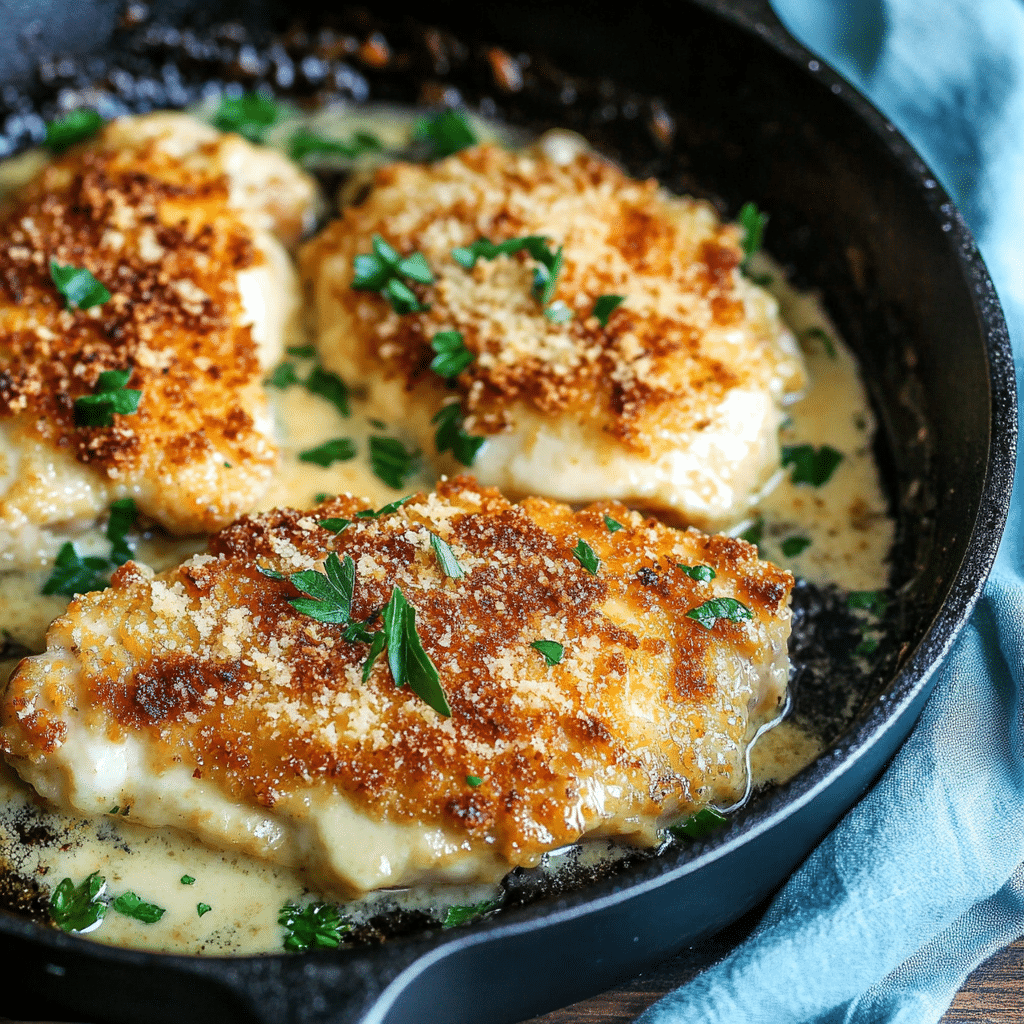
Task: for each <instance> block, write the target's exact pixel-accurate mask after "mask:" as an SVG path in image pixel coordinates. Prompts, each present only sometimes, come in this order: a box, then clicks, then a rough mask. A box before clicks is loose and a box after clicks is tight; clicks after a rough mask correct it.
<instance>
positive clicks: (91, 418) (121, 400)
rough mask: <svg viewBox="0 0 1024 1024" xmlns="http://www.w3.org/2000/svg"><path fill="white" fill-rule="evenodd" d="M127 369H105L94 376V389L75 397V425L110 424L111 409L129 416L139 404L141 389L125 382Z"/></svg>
mask: <svg viewBox="0 0 1024 1024" xmlns="http://www.w3.org/2000/svg"><path fill="white" fill-rule="evenodd" d="M131 375H132V371H131V370H130V369H129V370H105V371H104V372H103V373H101V374H100V375H99V377H98V378H97V380H96V391H95V392H94V393H93V394H91V395H82V396H81V397H79V398H76V399H75V424H76V425H77V426H79V427H112V426H113V425H114V413H117V414H118V415H120V416H129V415H131V413H133V412H135V411H136V410H137V409H138V408H139V402H140V401H141V399H142V392H141V391H136V390H135V389H134V388H126V387H125V385H126V384H127V383H128V381H129V379H130V378H131Z"/></svg>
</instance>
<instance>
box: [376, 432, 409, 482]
mask: <svg viewBox="0 0 1024 1024" xmlns="http://www.w3.org/2000/svg"><path fill="white" fill-rule="evenodd" d="M419 464H420V453H419V451H418V450H417V451H408V450H407V449H406V447H405V445H403V444H402V442H401V441H399V440H397V438H394V437H371V438H370V466H371V467H372V468H373V472H374V473H375V474H376V475H377V477H378V478H379V479H381V480H383V481H384V483H386V484H387V485H388V487H394V488H395V490H399V489H400V488H401V487H402V485H403V484H404V483H405V481H406V480H407V479H408V478H409V477H410V476H412V475H413V473H415V472H416V470H417V469H418V468H419Z"/></svg>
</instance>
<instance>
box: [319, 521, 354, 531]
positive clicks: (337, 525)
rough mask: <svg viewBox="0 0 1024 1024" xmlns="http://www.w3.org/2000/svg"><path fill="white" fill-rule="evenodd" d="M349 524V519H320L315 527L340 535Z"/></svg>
mask: <svg viewBox="0 0 1024 1024" xmlns="http://www.w3.org/2000/svg"><path fill="white" fill-rule="evenodd" d="M351 522H352V520H351V519H321V520H320V521H319V523H317V525H318V526H322V527H323V528H324V529H325V530H330V531H331V533H341V531H342V530H344V529H345V527H346V526H348V525H349V524H351Z"/></svg>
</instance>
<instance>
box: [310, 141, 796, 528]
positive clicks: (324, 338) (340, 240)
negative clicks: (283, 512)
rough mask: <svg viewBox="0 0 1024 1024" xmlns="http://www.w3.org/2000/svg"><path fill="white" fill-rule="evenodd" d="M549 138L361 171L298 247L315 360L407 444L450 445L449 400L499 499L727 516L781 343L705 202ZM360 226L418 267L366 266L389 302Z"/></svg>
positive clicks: (442, 464)
mask: <svg viewBox="0 0 1024 1024" xmlns="http://www.w3.org/2000/svg"><path fill="white" fill-rule="evenodd" d="M553 148H554V147H553ZM560 148H561V149H562V150H563V152H562V153H561V154H557V153H556V154H553V155H548V153H547V152H546V150H545V149H544V147H543V145H540V146H538V147H535V148H534V149H532V150H528V151H525V152H508V151H506V150H503V149H500V148H498V147H496V146H491V145H485V146H479V147H476V148H473V149H469V150H465V151H463V152H461V153H459V154H457V155H456V156H453V157H450V158H449V159H447V160H442V161H440V162H438V163H434V164H431V165H428V166H423V165H416V164H404V163H398V164H392V165H390V166H388V167H385V168H383V169H381V170H379V171H377V173H376V176H375V178H374V180H373V185H372V189H371V191H370V193H369V195H368V197H367V198H366V199H365V201H364V202H362V203H360V204H359V205H356V206H352V207H350V208H348V209H346V210H345V211H344V214H343V216H342V217H341V219H339V220H337V221H336V222H334V223H333V224H331V225H330V226H329V227H328V228H327V229H326V230H325V231H324V232H323V233H322V234H321V235H319V236H318V237H317V238H316V239H314V240H313V241H312V242H310V243H309V244H308V245H307V246H306V247H305V249H304V250H303V252H302V255H301V264H302V269H303V273H304V276H305V278H306V279H307V281H308V283H309V289H310V292H311V294H312V298H313V301H314V304H315V314H316V330H317V332H318V340H319V348H320V352H321V358H322V359H323V361H324V362H325V363H326V364H327V365H328V366H329V367H330V368H331V369H333V370H334V371H335V372H337V373H338V374H340V375H342V376H344V377H345V378H346V379H347V380H348V381H349V382H351V383H352V384H353V385H355V386H365V387H367V388H368V389H369V390H370V393H371V395H372V397H374V398H376V400H377V401H378V403H379V405H380V407H381V408H382V409H383V410H386V411H387V414H388V417H387V418H391V419H395V420H400V421H402V422H404V423H406V424H407V426H408V428H409V430H410V431H411V432H413V433H414V434H415V435H416V437H417V438H418V439H419V443H420V447H421V448H422V449H423V450H424V451H425V452H427V453H428V454H429V453H434V452H437V451H438V450H439V449H452V450H453V451H457V448H456V447H453V445H452V444H451V436H452V435H451V431H452V430H453V429H457V428H459V425H458V423H455V424H452V423H450V422H449V423H448V428H449V430H448V433H447V434H444V433H442V435H441V436H440V437H438V436H437V435H436V431H437V429H438V423H437V422H436V421H435V422H432V420H433V419H434V418H435V417H436V416H437V414H438V412H439V410H440V409H441V408H442V406H443V405H444V404H445V403H450V402H458V403H459V406H460V411H459V414H458V415H459V418H460V419H462V423H461V428H460V429H461V430H462V432H463V433H469V434H472V435H485V436H486V438H487V441H486V443H485V444H484V445H483V446H482V448H480V450H479V452H478V453H477V454H476V457H475V459H473V460H472V468H473V472H474V473H475V474H476V475H477V476H478V477H479V479H480V480H481V481H483V482H485V483H488V484H494V485H496V486H499V487H501V488H502V489H503V490H505V491H506V492H508V493H510V494H515V495H523V494H545V495H549V496H552V497H556V498H560V499H564V500H569V501H589V500H595V499H598V498H605V497H609V498H616V499H619V500H622V501H625V502H629V503H631V504H635V505H641V506H644V507H649V508H651V509H654V510H657V511H659V512H660V513H662V514H664V515H667V516H669V517H671V518H674V519H676V520H677V521H682V522H685V523H690V524H693V525H697V526H700V527H703V528H724V527H725V526H727V525H731V524H733V523H735V522H737V521H738V520H740V519H742V518H743V515H744V513H745V512H746V511H747V509H748V508H749V506H750V503H751V501H752V499H753V497H754V496H755V495H756V493H757V492H758V490H759V488H760V487H761V486H762V485H763V484H764V483H765V482H766V480H767V479H768V478H769V477H770V476H771V475H772V474H773V473H774V472H775V471H776V470H777V467H778V442H777V432H778V427H779V424H780V422H781V420H782V419H783V412H782V408H783V405H784V403H785V402H786V401H787V400H789V399H790V398H792V397H794V396H795V393H796V392H798V391H799V389H800V388H801V387H802V386H803V383H804V372H803V365H802V359H801V356H800V353H799V350H798V347H797V345H796V344H795V341H794V339H793V337H792V335H791V334H790V333H789V331H788V330H787V329H786V328H785V327H784V326H783V324H782V322H781V321H780V319H779V316H778V310H777V306H776V303H775V300H774V299H773V298H772V297H771V296H770V295H769V294H768V293H767V292H765V291H764V290H763V289H762V288H760V287H758V286H756V285H754V284H753V283H751V282H750V281H749V280H748V279H747V278H745V277H744V276H743V275H742V274H741V273H740V270H739V265H740V262H741V257H742V252H741V248H740V237H739V230H738V228H737V227H736V226H734V225H729V224H723V223H721V221H720V220H719V219H718V217H717V215H716V213H715V211H714V210H713V208H712V207H711V206H710V204H708V203H705V202H697V201H695V200H693V199H688V198H681V197H678V196H672V195H669V194H668V193H667V192H666V191H665V190H663V189H661V188H659V187H658V185H657V183H656V182H654V181H646V182H641V181H635V180H633V179H631V178H628V177H627V176H626V175H624V174H623V173H622V172H621V171H619V170H618V169H617V168H616V167H614V166H613V165H612V164H610V163H608V162H607V161H605V160H603V159H601V158H599V157H597V156H596V155H594V154H592V153H590V152H587V151H582V152H580V151H577V152H576V153H575V155H573V153H572V152H569V153H565V152H564V146H563V147H560ZM375 238H376V239H378V240H379V241H378V242H376V243H375ZM481 239H483V240H485V241H484V243H482V244H480V240H481ZM515 240H520V241H519V243H518V248H517V247H516V246H517V243H516V242H515ZM524 240H525V241H524ZM381 242H382V243H384V245H385V246H386V247H387V248H385V249H383V252H384V254H385V256H386V255H387V254H388V248H390V249H391V250H393V251H394V253H395V254H396V255H397V256H398V257H412V256H414V254H416V253H419V254H421V256H422V257H425V262H426V266H427V267H428V268H429V274H424V273H423V272H422V268H421V267H420V268H417V266H416V262H415V261H418V258H416V257H414V262H413V263H411V264H399V265H394V261H392V268H391V269H390V271H389V270H388V268H386V267H385V268H384V273H383V275H379V276H381V280H382V281H383V280H384V278H386V277H387V276H388V275H389V274H390V277H391V278H394V279H396V280H397V281H398V285H399V291H398V293H397V299H396V293H394V292H392V293H391V296H390V298H389V296H388V289H389V288H392V289H393V288H394V287H395V285H394V284H385V285H384V286H383V288H382V285H381V284H377V289H378V290H376V291H375V290H373V289H372V287H369V286H372V285H373V284H374V283H375V282H374V281H373V275H372V273H371V274H367V273H366V270H367V267H368V266H369V269H370V270H372V269H373V266H374V264H373V262H372V260H373V259H374V258H376V256H375V255H372V256H371V262H370V264H367V262H366V260H367V255H368V254H374V253H375V245H376V247H377V251H378V252H379V251H381V250H380V243H381ZM487 243H490V245H489V246H488V244H487ZM502 247H504V248H502ZM360 265H361V267H360ZM378 265H380V264H379V262H378ZM404 270H410V271H411V273H408V274H406V273H403V271H404ZM367 279H369V280H367ZM428 281H429V283H428ZM354 284H355V285H356V286H357V287H353V285H354ZM403 286H404V287H405V288H406V289H407V290H408V292H410V293H411V294H412V295H413V296H414V301H413V302H412V303H410V302H409V301H408V294H407V293H405V292H402V291H401V287H403ZM403 295H404V296H405V300H404V301H403V300H402V296H403ZM617 303H618V304H617ZM413 307H417V308H413ZM410 309H411V310H412V311H409V310H410ZM453 332H455V333H453ZM463 352H465V353H466V355H465V356H463V355H462V353H463ZM444 353H448V354H449V355H452V354H454V356H455V357H456V358H457V359H461V360H464V361H463V362H462V363H461V368H459V367H460V363H458V362H455V363H454V364H453V363H452V360H451V359H449V361H448V365H447V366H444V365H443V364H444V360H437V356H438V355H439V354H440V355H443V354H444ZM432 362H433V363H434V366H435V368H437V367H438V365H439V362H440V363H441V366H440V371H441V372H436V370H432V369H431V368H430V367H431V363H432ZM452 369H457V372H456V373H455V375H454V376H451V377H450V378H449V377H448V374H449V372H450V371H451V370H452ZM449 414H454V411H452V410H449V411H446V412H445V413H444V414H442V417H443V420H442V423H441V424H440V425H441V426H442V427H443V426H444V425H445V422H444V421H445V420H447V418H448V416H449ZM446 438H447V440H446ZM439 441H440V443H438V442H439ZM464 454H465V452H464V451H463V455H464ZM462 461H463V463H464V464H467V463H468V460H467V459H466V458H465V457H463V459H462ZM437 465H438V468H439V469H441V470H442V471H450V470H451V469H452V468H453V467H454V466H455V463H454V462H453V461H452V457H451V456H450V455H445V456H443V457H440V458H438V460H437Z"/></svg>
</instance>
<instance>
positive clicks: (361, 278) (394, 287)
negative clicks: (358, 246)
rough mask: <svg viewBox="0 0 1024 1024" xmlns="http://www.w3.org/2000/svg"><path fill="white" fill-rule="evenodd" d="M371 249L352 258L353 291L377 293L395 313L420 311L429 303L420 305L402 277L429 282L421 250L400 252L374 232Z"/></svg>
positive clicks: (427, 267) (430, 280)
mask: <svg viewBox="0 0 1024 1024" xmlns="http://www.w3.org/2000/svg"><path fill="white" fill-rule="evenodd" d="M372 245H373V252H364V253H359V254H358V255H357V256H356V257H355V258H354V259H353V260H352V267H353V270H354V271H355V273H354V275H353V278H352V287H353V288H354V289H356V291H365V292H380V294H381V295H383V296H384V298H385V299H387V300H388V302H390V303H391V308H392V309H393V310H394V311H395V312H396V313H403V314H404V313H420V312H423V311H424V310H426V309H428V308H429V307H428V306H423V305H420V301H419V299H417V298H416V293H415V292H413V290H412V289H411V288H410V287H409V286H408V285H407V284H406V283H405V282H404V281H403V280H402V278H403V277H404V278H408V279H409V280H410V281H413V282H415V283H416V284H432V283H433V281H434V275H433V273H432V271H431V269H430V267H429V266H428V265H427V261H426V258H425V257H424V256H423V254H422V253H419V252H414V253H411V254H410V255H409V256H399V254H398V253H397V252H396V251H395V250H394V249H393V248H392V247H391V246H390V245H388V243H387V242H385V241H384V239H383V238H381V236H380V235H374V236H373V240H372Z"/></svg>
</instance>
